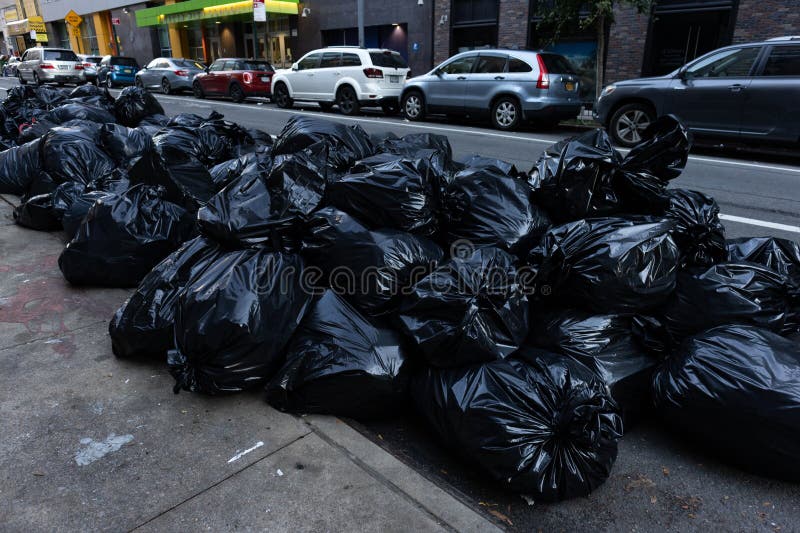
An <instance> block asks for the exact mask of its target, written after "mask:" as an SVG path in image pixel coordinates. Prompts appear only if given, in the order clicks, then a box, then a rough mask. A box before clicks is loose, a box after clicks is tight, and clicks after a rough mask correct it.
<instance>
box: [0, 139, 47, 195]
mask: <svg viewBox="0 0 800 533" xmlns="http://www.w3.org/2000/svg"><path fill="white" fill-rule="evenodd" d="M40 142H41V141H40V140H39V139H36V140H33V141H31V142H29V143H26V144H23V145H22V146H12V147H11V148H9V149H8V150H5V151H4V152H0V194H18V195H22V194H25V193H26V192H27V191H28V189H29V188H30V186H31V184H32V183H33V181H34V180H35V179H36V178H37V177H38V176H39V174H41V173H42V171H43V169H42V164H41V162H40V159H39V144H40Z"/></svg>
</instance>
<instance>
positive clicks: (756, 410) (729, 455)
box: [653, 325, 800, 481]
mask: <svg viewBox="0 0 800 533" xmlns="http://www.w3.org/2000/svg"><path fill="white" fill-rule="evenodd" d="M653 397H654V400H655V404H656V407H657V408H658V410H659V411H660V413H661V414H662V416H663V418H664V420H665V422H666V423H667V424H668V425H669V426H670V427H672V428H674V429H675V430H676V431H677V432H680V433H682V434H684V435H686V436H688V437H690V438H691V439H692V440H693V441H695V442H696V443H697V444H698V445H699V446H702V447H704V448H705V449H707V450H708V451H709V453H710V454H711V455H712V456H713V457H718V458H723V459H725V460H727V461H730V462H732V463H734V464H736V465H738V466H740V467H741V468H744V469H746V470H748V471H751V472H754V473H757V474H761V475H765V476H770V477H776V478H781V479H785V480H791V481H800V439H798V435H800V351H798V347H797V343H796V342H793V341H791V340H789V339H786V338H783V337H780V336H778V335H776V334H774V333H772V332H770V331H767V330H765V329H761V328H758V327H756V326H746V325H725V326H719V327H716V328H713V329H709V330H707V331H704V332H703V333H700V334H697V335H695V336H693V337H690V338H688V339H686V341H685V342H684V343H683V344H682V345H681V346H680V348H678V350H677V351H676V352H675V353H673V354H672V357H670V358H669V359H668V360H667V361H666V362H665V363H664V365H663V366H662V367H661V368H660V369H659V370H658V371H657V372H656V374H655V376H654V378H653Z"/></svg>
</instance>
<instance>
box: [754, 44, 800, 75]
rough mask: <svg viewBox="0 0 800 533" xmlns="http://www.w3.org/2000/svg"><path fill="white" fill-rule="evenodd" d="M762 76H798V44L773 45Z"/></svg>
mask: <svg viewBox="0 0 800 533" xmlns="http://www.w3.org/2000/svg"><path fill="white" fill-rule="evenodd" d="M762 76H800V46H775V47H773V48H772V51H771V52H770V53H769V58H768V59H767V64H766V65H765V66H764V73H763V74H762Z"/></svg>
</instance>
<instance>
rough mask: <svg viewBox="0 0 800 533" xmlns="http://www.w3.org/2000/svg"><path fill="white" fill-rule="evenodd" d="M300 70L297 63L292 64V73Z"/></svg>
mask: <svg viewBox="0 0 800 533" xmlns="http://www.w3.org/2000/svg"><path fill="white" fill-rule="evenodd" d="M298 70H299V69H298V68H297V63H292V71H293V72H297V71H298Z"/></svg>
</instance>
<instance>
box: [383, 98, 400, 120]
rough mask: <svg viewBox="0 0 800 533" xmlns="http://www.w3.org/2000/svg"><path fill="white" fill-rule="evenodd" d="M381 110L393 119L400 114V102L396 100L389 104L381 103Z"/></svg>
mask: <svg viewBox="0 0 800 533" xmlns="http://www.w3.org/2000/svg"><path fill="white" fill-rule="evenodd" d="M381 109H382V110H383V114H384V115H387V116H390V117H394V116H397V115H399V114H400V102H399V101H396V100H392V101H391V102H383V103H382V104H381Z"/></svg>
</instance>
